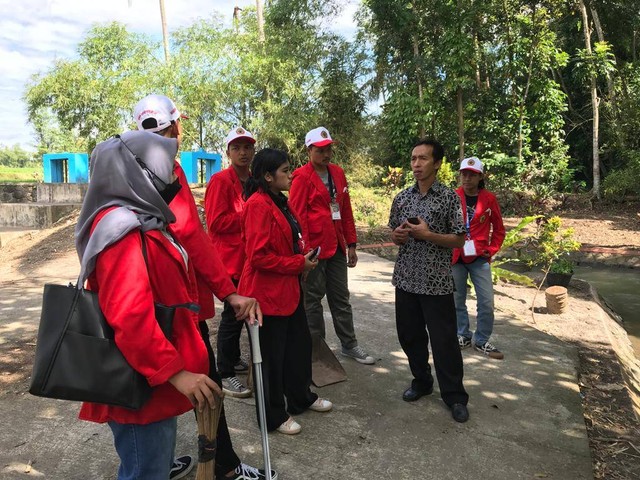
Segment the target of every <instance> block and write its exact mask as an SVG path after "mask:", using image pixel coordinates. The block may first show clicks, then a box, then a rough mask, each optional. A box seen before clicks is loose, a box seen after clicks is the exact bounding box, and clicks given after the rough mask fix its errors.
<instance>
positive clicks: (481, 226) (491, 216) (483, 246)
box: [452, 187, 505, 263]
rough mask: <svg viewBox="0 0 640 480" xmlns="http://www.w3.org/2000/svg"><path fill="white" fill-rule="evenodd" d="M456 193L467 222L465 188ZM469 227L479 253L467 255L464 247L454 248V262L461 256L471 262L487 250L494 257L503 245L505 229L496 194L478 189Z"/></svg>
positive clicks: (464, 260)
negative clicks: (473, 255)
mask: <svg viewBox="0 0 640 480" xmlns="http://www.w3.org/2000/svg"><path fill="white" fill-rule="evenodd" d="M456 193H457V194H458V196H459V197H460V200H461V202H462V214H463V216H464V219H465V223H466V220H467V200H466V198H465V196H464V189H463V188H462V187H460V188H458V189H457V190H456ZM469 229H470V230H471V239H472V240H473V243H474V245H475V247H476V253H478V255H477V256H475V257H465V256H463V255H462V252H463V249H462V248H454V249H453V260H452V262H453V263H456V262H457V261H458V259H459V258H460V257H462V261H463V262H464V263H471V262H473V261H474V260H475V259H476V258H478V256H481V255H482V253H483V252H485V251H487V252H488V253H489V256H490V257H493V256H494V255H495V254H496V252H497V251H498V250H500V247H501V246H502V242H503V240H504V236H505V229H504V224H503V223H502V215H501V214H500V206H499V205H498V200H497V199H496V196H495V195H494V194H493V193H491V192H489V191H487V190H486V189H484V188H481V189H480V190H479V191H478V201H477V203H476V210H475V213H474V214H473V218H472V219H471V222H470V225H469Z"/></svg>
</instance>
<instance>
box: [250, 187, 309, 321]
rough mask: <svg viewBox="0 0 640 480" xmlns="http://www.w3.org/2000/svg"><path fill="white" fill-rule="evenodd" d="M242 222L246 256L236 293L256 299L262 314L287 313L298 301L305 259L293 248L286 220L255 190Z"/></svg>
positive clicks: (294, 307)
mask: <svg viewBox="0 0 640 480" xmlns="http://www.w3.org/2000/svg"><path fill="white" fill-rule="evenodd" d="M294 215H295V214H294ZM242 225H243V230H242V237H243V240H244V245H245V255H246V258H245V261H244V268H243V270H242V275H241V276H240V283H239V284H238V293H239V294H240V295H246V296H249V297H255V298H256V299H258V302H260V308H261V309H262V313H264V314H265V315H278V316H287V315H291V314H292V313H293V312H294V311H295V309H296V308H297V307H298V303H299V302H300V275H301V274H302V272H303V271H304V262H305V259H304V256H303V255H302V254H296V253H294V251H293V237H292V231H291V226H290V225H289V222H288V221H287V219H286V217H285V216H284V214H283V213H282V212H281V211H280V209H279V208H278V207H277V206H276V204H275V203H274V202H273V200H272V199H271V197H270V196H269V195H268V194H267V193H264V192H261V191H258V192H256V193H254V194H253V195H251V197H249V199H248V200H247V203H245V205H244V210H243V212H242Z"/></svg>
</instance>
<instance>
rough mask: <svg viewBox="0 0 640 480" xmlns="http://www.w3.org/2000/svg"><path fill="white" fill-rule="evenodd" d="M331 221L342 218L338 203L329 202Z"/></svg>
mask: <svg viewBox="0 0 640 480" xmlns="http://www.w3.org/2000/svg"><path fill="white" fill-rule="evenodd" d="M330 206H331V219H332V220H340V219H341V218H342V217H341V216H340V205H338V202H335V201H334V202H331V204H330Z"/></svg>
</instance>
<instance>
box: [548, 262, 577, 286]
mask: <svg viewBox="0 0 640 480" xmlns="http://www.w3.org/2000/svg"><path fill="white" fill-rule="evenodd" d="M573 266H574V263H573V261H572V260H571V259H570V258H567V257H564V258H559V259H558V260H556V261H554V262H552V263H551V266H550V267H549V273H547V285H548V286H550V287H552V286H554V285H560V286H561V287H568V286H569V282H571V277H572V276H573Z"/></svg>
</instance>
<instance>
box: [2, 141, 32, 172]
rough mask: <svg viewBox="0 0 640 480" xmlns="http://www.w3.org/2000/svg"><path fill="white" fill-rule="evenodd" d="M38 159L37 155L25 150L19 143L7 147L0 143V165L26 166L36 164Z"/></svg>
mask: <svg viewBox="0 0 640 480" xmlns="http://www.w3.org/2000/svg"><path fill="white" fill-rule="evenodd" d="M38 161H39V158H38V155H37V154H35V153H33V152H27V151H26V150H24V149H23V148H21V147H20V145H18V144H16V145H14V146H13V147H8V146H4V145H2V144H0V165H2V166H5V167H27V166H29V167H30V166H33V165H36V164H37V163H38Z"/></svg>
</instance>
